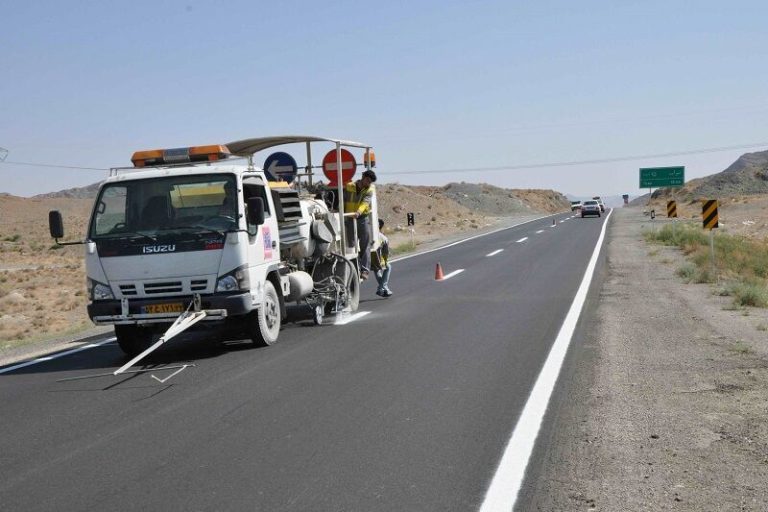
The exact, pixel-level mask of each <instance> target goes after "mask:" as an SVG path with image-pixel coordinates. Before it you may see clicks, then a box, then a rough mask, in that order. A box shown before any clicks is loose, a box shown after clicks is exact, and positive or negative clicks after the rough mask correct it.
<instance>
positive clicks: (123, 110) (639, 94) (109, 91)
mask: <svg viewBox="0 0 768 512" xmlns="http://www.w3.org/2000/svg"><path fill="white" fill-rule="evenodd" d="M0 12H1V13H2V17H0V23H1V24H2V29H1V30H0V48H1V49H2V51H0V69H1V70H2V75H0V76H2V79H0V147H2V148H5V149H7V150H9V153H8V155H7V158H6V162H5V163H2V164H0V192H8V193H11V194H14V195H21V196H31V195H35V194H38V193H44V192H51V191H56V190H60V189H63V188H69V187H74V186H83V185H87V184H90V183H94V182H96V181H99V180H101V179H103V178H104V177H105V176H106V172H104V171H93V170H67V169H55V168H46V167H34V166H27V165H20V164H19V163H45V164H57V165H66V166H81V167H98V168H108V167H112V166H125V165H130V156H131V154H132V153H133V152H134V151H136V150H140V149H154V148H162V147H181V146H190V145H196V144H198V145H199V144H213V143H225V142H228V141H231V140H236V139H243V138H249V137H258V136H267V135H284V134H302V135H305V134H306V135H320V136H327V137H340V138H345V139H351V140H358V141H362V142H366V143H370V144H372V145H373V146H374V148H375V150H376V154H377V159H378V164H379V166H378V168H377V171H378V174H379V177H380V181H381V182H400V183H404V184H435V185H442V184H445V183H448V182H451V181H467V182H486V183H491V184H494V185H498V186H503V187H510V188H552V189H555V190H559V191H561V192H563V193H571V194H576V195H584V196H591V195H594V194H600V195H603V196H608V195H613V194H622V193H628V194H631V195H633V196H634V195H638V194H641V193H643V192H644V191H641V190H639V189H638V168H639V167H654V166H665V165H685V166H686V178H687V179H691V178H695V177H699V176H704V175H708V174H712V173H715V172H719V171H721V170H723V169H724V168H725V167H727V166H728V165H729V164H730V163H731V162H732V161H734V160H735V159H736V158H738V156H739V155H741V154H742V153H745V152H747V151H758V150H763V149H768V144H767V145H765V146H762V147H755V148H752V149H737V150H730V151H721V152H712V153H702V154H695V155H680V156H671V157H665V158H644V159H638V160H628V161H621V162H612V163H602V164H589V165H574V166H563V167H540V168H532V169H507V170H498V171H484V172H462V173H448V172H441V173H433V174H412V173H409V172H408V171H417V170H448V169H466V168H480V167H503V166H510V167H511V166H523V165H538V164H545V163H554V162H574V161H584V160H597V159H608V158H618V157H627V156H636V155H657V154H662V153H676V152H685V151H691V150H698V149H708V148H719V147H726V146H740V145H746V144H752V143H763V142H768V87H766V85H767V84H768V65H767V64H768V30H766V28H765V22H766V20H768V3H766V2H764V1H752V2H738V1H735V2H734V1H732V2H723V1H722V0H719V1H696V2H693V1H670V0H666V1H645V0H643V1H622V0H613V1H604V2H590V1H584V2H574V1H571V0H568V1H536V2H534V1H531V2H517V1H511V0H505V1H488V2H471V1H466V0H463V1H460V2H456V1H449V0H440V1H437V0H434V1H432V0H430V1H412V2H393V1H378V2H364V1H360V2H352V1H340V2H305V1H299V2H291V1H281V2H254V1H253V0H249V1H233V2H226V1H221V2H201V1H195V0H187V1H159V0H158V1H152V2H149V1H143V0H136V1H126V2H110V1H75V0H73V1H68V2H60V1H34V0H30V1H25V2H21V1H16V2H10V1H7V0H0ZM292 153H293V154H294V156H296V157H297V159H298V160H299V163H300V165H303V161H304V157H303V152H302V151H301V150H299V151H292ZM1 156H2V155H0V157H1ZM266 156H267V155H266V154H264V155H263V158H266ZM257 161H260V159H258V158H257Z"/></svg>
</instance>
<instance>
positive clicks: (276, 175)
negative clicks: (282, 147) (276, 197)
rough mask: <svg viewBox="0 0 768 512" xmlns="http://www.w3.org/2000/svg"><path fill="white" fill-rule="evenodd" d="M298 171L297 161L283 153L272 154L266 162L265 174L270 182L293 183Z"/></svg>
mask: <svg viewBox="0 0 768 512" xmlns="http://www.w3.org/2000/svg"><path fill="white" fill-rule="evenodd" d="M297 169H298V166H297V165H296V160H294V158H293V157H292V156H291V155H289V154H288V153H284V152H282V151H278V152H277V153H272V154H271V155H269V156H268V157H267V159H266V160H264V173H265V174H266V175H267V179H268V180H269V181H287V182H288V183H291V182H292V181H293V180H294V179H295V178H296V172H297Z"/></svg>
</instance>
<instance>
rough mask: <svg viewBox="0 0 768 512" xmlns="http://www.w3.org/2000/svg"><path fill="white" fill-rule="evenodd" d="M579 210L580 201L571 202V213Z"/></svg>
mask: <svg viewBox="0 0 768 512" xmlns="http://www.w3.org/2000/svg"><path fill="white" fill-rule="evenodd" d="M580 209H581V201H571V211H572V212H575V211H576V210H580Z"/></svg>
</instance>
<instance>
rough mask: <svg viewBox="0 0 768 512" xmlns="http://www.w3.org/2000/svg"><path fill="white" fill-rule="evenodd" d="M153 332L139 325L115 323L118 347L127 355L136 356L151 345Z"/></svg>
mask: <svg viewBox="0 0 768 512" xmlns="http://www.w3.org/2000/svg"><path fill="white" fill-rule="evenodd" d="M154 335H155V332H154V330H153V329H152V328H150V327H144V326H140V325H115V337H116V338H117V344H118V345H119V346H120V349H121V350H122V351H123V352H125V355H127V356H129V357H133V356H137V355H139V354H141V353H142V352H144V351H145V350H146V349H148V348H149V347H150V346H151V345H152V341H153V338H154Z"/></svg>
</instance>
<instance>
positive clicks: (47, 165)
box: [0, 160, 109, 171]
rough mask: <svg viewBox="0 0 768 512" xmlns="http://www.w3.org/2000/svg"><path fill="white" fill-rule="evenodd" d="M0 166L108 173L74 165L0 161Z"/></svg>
mask: <svg viewBox="0 0 768 512" xmlns="http://www.w3.org/2000/svg"><path fill="white" fill-rule="evenodd" d="M0 164H12V165H28V166H31V167H55V168H57V169H82V170H86V171H108V170H109V168H105V167H79V166H76V165H59V164H41V163H32V162H8V161H2V160H0Z"/></svg>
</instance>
